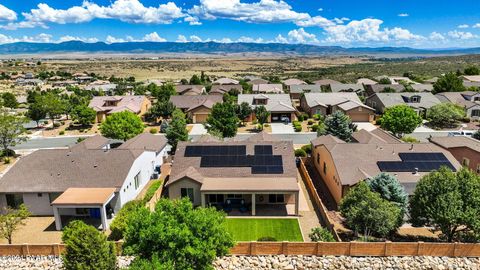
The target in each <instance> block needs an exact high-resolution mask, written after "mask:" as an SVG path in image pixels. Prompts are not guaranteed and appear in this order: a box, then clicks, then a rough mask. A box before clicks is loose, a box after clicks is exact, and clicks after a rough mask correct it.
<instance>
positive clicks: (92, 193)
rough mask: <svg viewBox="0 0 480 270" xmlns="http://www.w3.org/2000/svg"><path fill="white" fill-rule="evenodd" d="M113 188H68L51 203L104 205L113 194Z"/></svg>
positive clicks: (59, 204)
mask: <svg viewBox="0 0 480 270" xmlns="http://www.w3.org/2000/svg"><path fill="white" fill-rule="evenodd" d="M115 190H116V189H115V188H68V189H67V190H65V192H63V193H62V195H60V196H59V197H58V198H57V199H55V201H53V202H52V205H56V206H62V205H100V206H101V205H104V204H106V203H108V201H110V200H111V199H112V198H113V196H114V195H115Z"/></svg>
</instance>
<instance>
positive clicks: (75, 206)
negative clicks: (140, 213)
mask: <svg viewBox="0 0 480 270" xmlns="http://www.w3.org/2000/svg"><path fill="white" fill-rule="evenodd" d="M166 156H167V141H166V139H165V138H164V137H162V136H155V135H152V134H149V133H143V134H140V135H138V136H136V137H134V138H132V139H130V140H128V141H126V142H124V143H123V144H121V145H120V146H119V147H118V148H112V144H111V141H110V140H109V139H107V138H105V137H102V136H100V135H96V136H93V137H89V138H87V139H86V140H84V141H83V142H81V143H78V144H76V145H74V146H71V147H69V148H67V149H40V150H37V151H35V152H33V153H31V154H29V155H26V156H24V157H23V158H21V159H20V160H18V161H17V162H16V163H15V165H14V166H13V167H12V168H11V169H10V170H8V171H7V172H6V173H5V175H4V176H3V177H2V179H1V181H0V206H2V207H7V206H9V207H13V208H15V207H18V206H19V205H20V204H22V203H24V204H25V205H26V206H27V208H28V209H29V211H30V212H31V213H32V214H33V215H34V216H52V215H53V216H55V225H56V229H57V230H61V228H62V227H63V225H64V224H65V221H66V220H70V219H72V218H83V219H89V220H93V221H95V223H96V224H98V226H97V227H99V228H101V229H103V230H106V229H107V228H108V224H109V223H110V221H111V219H112V215H111V213H112V212H113V213H116V212H118V211H119V210H120V208H121V207H122V206H123V205H124V204H125V203H127V202H129V201H131V200H133V199H135V198H136V197H137V195H138V194H139V193H140V191H141V190H142V189H143V188H144V187H145V186H146V184H147V183H148V181H150V179H152V178H157V177H158V173H159V171H160V166H161V165H162V164H163V161H164V158H166Z"/></svg>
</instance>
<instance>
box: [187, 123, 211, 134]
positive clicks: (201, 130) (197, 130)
mask: <svg viewBox="0 0 480 270" xmlns="http://www.w3.org/2000/svg"><path fill="white" fill-rule="evenodd" d="M191 126H192V129H191V130H190V133H189V135H204V134H207V129H206V128H205V126H204V125H203V124H191Z"/></svg>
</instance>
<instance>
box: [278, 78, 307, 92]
mask: <svg viewBox="0 0 480 270" xmlns="http://www.w3.org/2000/svg"><path fill="white" fill-rule="evenodd" d="M282 83H283V84H284V85H285V87H286V88H287V90H288V91H290V87H292V86H293V85H307V84H308V83H306V82H304V81H302V80H299V79H286V80H284V81H282Z"/></svg>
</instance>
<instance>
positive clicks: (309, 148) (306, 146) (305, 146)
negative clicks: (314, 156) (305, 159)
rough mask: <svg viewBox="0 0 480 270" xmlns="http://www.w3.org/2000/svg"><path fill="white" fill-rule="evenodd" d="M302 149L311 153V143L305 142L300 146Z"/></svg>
mask: <svg viewBox="0 0 480 270" xmlns="http://www.w3.org/2000/svg"><path fill="white" fill-rule="evenodd" d="M302 149H303V151H305V153H307V154H311V153H312V145H311V144H306V145H304V146H302Z"/></svg>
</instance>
